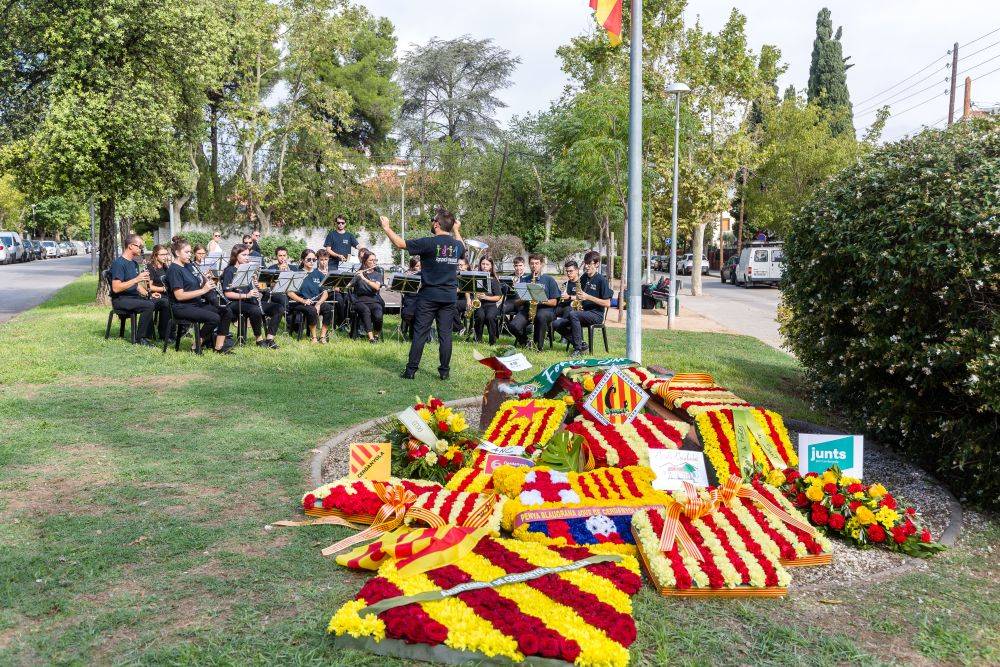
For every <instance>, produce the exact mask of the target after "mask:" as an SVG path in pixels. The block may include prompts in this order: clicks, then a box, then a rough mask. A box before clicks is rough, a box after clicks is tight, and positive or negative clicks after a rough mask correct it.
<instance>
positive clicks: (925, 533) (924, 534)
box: [920, 528, 931, 542]
mask: <svg viewBox="0 0 1000 667" xmlns="http://www.w3.org/2000/svg"><path fill="white" fill-rule="evenodd" d="M920 541H921V542H930V541H931V531H929V530H927V529H926V528H924V529H923V530H922V531H921V532H920Z"/></svg>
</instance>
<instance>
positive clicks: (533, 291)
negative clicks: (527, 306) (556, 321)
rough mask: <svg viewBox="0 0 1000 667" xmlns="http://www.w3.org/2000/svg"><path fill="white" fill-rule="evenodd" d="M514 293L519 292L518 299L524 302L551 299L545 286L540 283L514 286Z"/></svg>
mask: <svg viewBox="0 0 1000 667" xmlns="http://www.w3.org/2000/svg"><path fill="white" fill-rule="evenodd" d="M514 291H515V292H517V298H518V299H521V300H522V301H535V302H541V301H545V300H547V299H548V298H549V297H548V294H546V292H545V286H544V285H539V284H538V283H517V284H516V285H514Z"/></svg>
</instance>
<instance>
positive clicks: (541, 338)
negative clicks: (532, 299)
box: [510, 307, 556, 350]
mask: <svg viewBox="0 0 1000 667" xmlns="http://www.w3.org/2000/svg"><path fill="white" fill-rule="evenodd" d="M555 316H556V313H555V308H544V307H539V308H538V311H537V312H536V313H535V321H534V322H533V323H532V324H533V325H534V340H535V347H537V348H538V349H539V350H540V349H542V344H543V343H544V342H545V334H547V333H548V330H549V322H551V321H552V320H554V319H555ZM510 332H511V333H512V334H514V337H515V338H517V342H518V343H520V344H521V345H524V344H525V343H527V342H528V309H527V308H526V307H525V308H522V309H521V310H520V311H518V313H517V314H516V315H514V319H512V320H511V321H510Z"/></svg>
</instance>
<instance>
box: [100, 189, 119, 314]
mask: <svg viewBox="0 0 1000 667" xmlns="http://www.w3.org/2000/svg"><path fill="white" fill-rule="evenodd" d="M99 207H100V224H101V226H100V231H99V232H98V233H97V236H98V249H99V254H98V258H99V259H100V263H99V264H98V265H97V274H98V276H100V275H101V274H102V273H104V271H106V270H107V269H110V268H111V262H112V260H114V258H115V200H114V199H113V198H110V197H109V198H107V199H102V200H101V201H100V203H99ZM97 303H98V304H99V305H101V306H108V305H111V297H110V295H109V294H108V285H107V282H106V281H104V280H98V282H97Z"/></svg>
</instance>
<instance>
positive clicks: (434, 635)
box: [424, 623, 448, 644]
mask: <svg viewBox="0 0 1000 667" xmlns="http://www.w3.org/2000/svg"><path fill="white" fill-rule="evenodd" d="M424 627H425V630H426V632H425V634H426V635H427V639H428V640H430V641H431V642H433V643H434V644H443V643H444V642H445V640H446V639H448V628H446V627H444V626H443V625H441V624H440V623H429V624H428V625H426V626H424Z"/></svg>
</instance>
